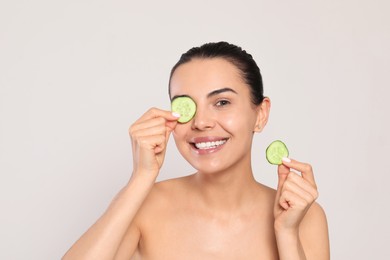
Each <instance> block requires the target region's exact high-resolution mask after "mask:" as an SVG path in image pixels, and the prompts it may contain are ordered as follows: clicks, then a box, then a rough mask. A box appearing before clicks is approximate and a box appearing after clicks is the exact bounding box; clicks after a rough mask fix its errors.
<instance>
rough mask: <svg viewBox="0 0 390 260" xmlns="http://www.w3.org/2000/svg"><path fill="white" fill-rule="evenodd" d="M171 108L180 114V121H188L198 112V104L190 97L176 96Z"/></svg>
mask: <svg viewBox="0 0 390 260" xmlns="http://www.w3.org/2000/svg"><path fill="white" fill-rule="evenodd" d="M171 110H172V112H177V113H179V114H180V118H179V119H178V120H177V121H178V122H179V123H187V122H188V121H190V120H191V119H192V118H193V117H194V115H195V113H196V104H195V101H194V100H192V98H190V97H176V98H174V99H173V100H172V102H171Z"/></svg>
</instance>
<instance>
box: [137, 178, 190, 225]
mask: <svg viewBox="0 0 390 260" xmlns="http://www.w3.org/2000/svg"><path fill="white" fill-rule="evenodd" d="M188 178H189V176H185V177H180V178H174V179H169V180H164V181H160V182H157V183H155V184H154V186H153V188H152V190H151V191H150V193H149V195H148V196H147V198H146V199H145V201H144V203H143V204H142V207H141V208H140V210H139V213H138V215H139V216H142V217H140V218H139V219H146V218H149V217H151V216H152V217H153V216H155V215H154V214H153V213H157V212H161V211H164V209H168V208H167V207H169V208H171V207H175V205H176V206H178V204H177V203H172V201H175V202H179V200H180V198H182V197H183V194H185V193H186V190H187V188H188V185H189V184H188Z"/></svg>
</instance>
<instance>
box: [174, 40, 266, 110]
mask: <svg viewBox="0 0 390 260" xmlns="http://www.w3.org/2000/svg"><path fill="white" fill-rule="evenodd" d="M196 58H200V59H207V58H209V59H212V58H223V59H226V60H227V61H229V62H231V63H232V64H233V65H234V66H236V67H237V68H238V69H239V70H240V74H241V76H242V78H243V79H244V81H245V83H246V84H247V85H248V86H249V87H250V90H251V99H252V103H253V104H255V105H259V104H261V102H262V101H263V99H264V96H263V92H264V90H263V79H262V77H261V73H260V69H259V67H258V66H257V64H256V62H255V60H254V59H253V57H252V55H250V54H249V53H247V52H246V51H245V50H243V49H242V48H241V47H239V46H236V45H234V44H230V43H227V42H211V43H206V44H204V45H202V46H200V47H193V48H191V49H190V50H188V51H187V52H186V53H183V54H182V55H181V57H180V59H179V61H178V62H177V63H176V64H175V66H173V68H172V70H171V74H170V76H169V96H170V85H171V79H172V75H173V73H174V72H175V70H176V69H177V68H178V67H179V66H180V65H182V64H185V63H187V62H190V61H191V60H192V59H196Z"/></svg>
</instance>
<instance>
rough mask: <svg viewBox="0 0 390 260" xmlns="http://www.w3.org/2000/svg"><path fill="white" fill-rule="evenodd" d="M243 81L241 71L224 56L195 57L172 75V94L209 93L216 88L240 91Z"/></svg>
mask: <svg viewBox="0 0 390 260" xmlns="http://www.w3.org/2000/svg"><path fill="white" fill-rule="evenodd" d="M243 85H246V84H245V82H244V81H243V79H242V77H241V74H240V71H239V70H238V68H237V67H236V66H235V65H233V64H232V63H231V62H229V61H227V60H225V59H223V58H212V59H199V58H198V59H194V60H191V61H190V62H187V63H184V64H182V65H180V66H179V67H178V68H177V69H176V70H175V72H174V73H173V75H172V79H171V85H170V92H171V96H174V95H182V94H188V92H189V93H192V92H197V93H199V92H204V93H209V92H211V91H214V90H216V89H221V88H231V89H233V90H235V91H236V92H238V91H240V89H241V88H242V86H243Z"/></svg>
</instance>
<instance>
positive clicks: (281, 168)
mask: <svg viewBox="0 0 390 260" xmlns="http://www.w3.org/2000/svg"><path fill="white" fill-rule="evenodd" d="M289 173H290V168H289V167H288V166H286V165H284V164H280V165H278V190H280V189H281V188H282V186H283V183H284V182H285V181H286V179H287V176H288V174H289Z"/></svg>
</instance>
